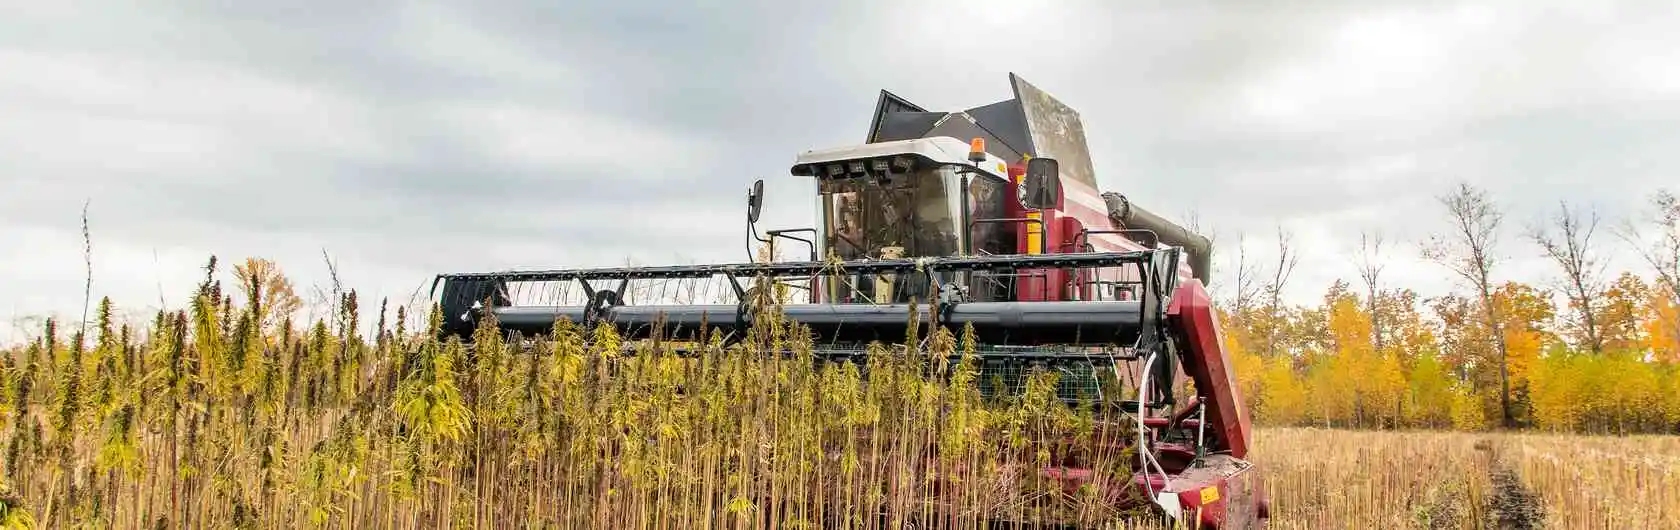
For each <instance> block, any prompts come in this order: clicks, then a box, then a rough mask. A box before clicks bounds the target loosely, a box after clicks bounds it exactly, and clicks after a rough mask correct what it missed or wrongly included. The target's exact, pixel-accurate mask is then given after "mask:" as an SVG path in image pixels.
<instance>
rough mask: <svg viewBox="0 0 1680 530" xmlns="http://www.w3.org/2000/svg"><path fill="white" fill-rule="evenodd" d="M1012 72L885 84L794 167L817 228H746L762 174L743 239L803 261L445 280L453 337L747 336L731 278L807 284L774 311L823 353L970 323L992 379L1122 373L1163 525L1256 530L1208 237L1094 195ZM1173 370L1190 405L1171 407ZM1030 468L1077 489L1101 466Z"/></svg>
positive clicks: (1055, 114) (1144, 486)
mask: <svg viewBox="0 0 1680 530" xmlns="http://www.w3.org/2000/svg"><path fill="white" fill-rule="evenodd" d="M1010 81H1011V84H1012V85H1013V88H1014V96H1015V97H1014V98H1013V99H1010V100H1006V101H1001V102H997V103H993V104H990V105H985V106H981V107H976V108H971V109H968V110H965V111H961V112H930V111H927V110H925V109H923V108H921V107H918V106H916V105H914V104H911V103H910V102H908V101H906V100H904V99H902V98H899V97H897V96H895V95H893V94H891V93H889V92H886V91H883V92H882V93H881V97H880V100H879V102H878V104H877V106H876V110H875V117H874V119H873V120H872V122H871V124H870V129H869V134H868V137H867V140H866V142H865V143H863V144H859V145H852V146H846V147H840V148H834V149H825V150H817V151H809V152H806V153H804V154H802V155H800V156H799V157H798V158H797V160H796V161H795V163H794V164H793V166H792V168H791V173H792V174H793V175H795V176H803V177H810V178H811V179H812V182H813V184H814V186H813V187H814V188H815V194H816V198H817V200H818V208H819V209H820V212H819V213H818V215H817V219H816V227H815V228H803V229H791V230H772V231H768V232H765V233H764V234H762V235H761V234H759V232H758V230H757V228H756V226H755V225H756V223H757V222H758V217H759V212H760V209H761V206H762V201H763V181H759V182H757V183H756V184H755V185H754V187H753V190H752V191H751V193H750V194H749V196H748V213H747V222H748V227H749V230H750V231H751V233H752V235H753V237H754V238H755V239H758V240H759V241H761V242H764V243H767V244H769V245H771V247H772V248H774V247H775V245H777V244H778V243H780V242H784V241H785V242H786V243H785V244H796V245H799V248H800V249H801V250H806V251H808V252H809V257H808V259H807V260H801V261H793V262H771V263H739V264H726V265H697V266H663V267H624V268H604V269H571V270H545V271H512V272H488V273H463V274H444V275H440V276H439V277H438V281H439V283H441V288H442V292H441V296H440V298H439V300H438V302H439V304H440V305H441V306H442V309H443V310H444V315H445V317H446V318H447V321H446V327H447V329H446V332H447V333H450V334H454V335H457V336H460V337H462V338H464V339H469V340H470V338H471V336H472V332H473V330H474V329H475V328H476V326H477V323H478V321H479V320H480V319H481V318H483V317H484V316H485V315H486V314H493V315H494V316H495V317H496V321H497V323H498V325H499V326H501V327H502V328H504V329H506V330H509V331H519V332H522V333H526V334H538V333H546V332H547V331H549V330H550V329H551V327H552V326H553V324H554V323H555V321H556V320H557V319H561V318H568V319H571V320H573V321H574V322H582V323H585V324H593V323H599V322H610V323H613V324H615V325H617V326H618V327H619V328H620V329H621V330H622V333H623V334H624V335H625V337H626V338H632V339H634V338H648V337H661V338H676V337H681V336H683V334H684V333H685V332H686V333H692V332H693V330H696V329H700V328H701V327H702V326H704V327H706V328H707V329H711V330H717V331H720V332H723V333H725V334H728V333H731V332H742V331H744V330H745V329H746V328H748V327H750V326H751V325H752V322H753V319H754V316H755V315H754V314H753V312H752V311H750V310H749V308H748V307H747V306H748V304H747V303H746V301H747V300H749V299H750V298H751V297H750V296H749V290H748V289H746V288H744V287H743V283H742V281H741V279H743V278H745V279H752V278H759V279H765V278H768V279H770V280H773V281H777V282H782V283H784V284H786V285H793V286H795V287H798V288H799V291H798V293H799V299H798V300H796V301H791V302H787V303H783V304H781V305H780V306H779V309H780V313H781V314H782V318H784V319H786V320H791V321H794V322H798V323H800V324H802V325H803V326H804V327H805V328H807V329H809V331H810V332H811V333H812V334H814V335H815V336H814V337H813V338H814V339H815V340H814V341H813V343H814V344H818V345H820V346H821V348H820V351H818V352H817V354H818V355H819V356H820V357H822V358H823V362H831V361H846V360H851V361H857V360H858V359H860V358H862V357H863V355H864V347H865V346H866V345H867V344H868V343H870V342H872V341H882V342H887V343H893V342H899V341H902V340H903V339H904V337H905V333H906V331H907V329H908V324H909V322H910V321H911V320H912V319H917V321H918V322H920V325H921V326H923V327H924V328H925V327H926V326H928V325H940V326H946V327H948V328H949V329H952V330H953V331H955V332H958V333H960V332H961V331H962V329H963V328H964V326H973V330H974V332H975V336H976V338H977V340H978V341H979V342H980V344H981V346H980V347H979V348H977V352H976V354H977V355H978V356H979V357H980V358H981V359H982V362H983V365H982V377H983V378H985V377H989V376H988V375H987V372H988V371H990V372H992V373H1019V371H1020V370H1021V367H1022V366H1031V365H1036V366H1052V367H1055V368H1056V369H1058V370H1061V371H1062V372H1063V373H1064V374H1066V375H1064V377H1063V378H1062V382H1061V383H1060V384H1061V388H1059V389H1058V394H1059V395H1060V396H1062V397H1063V398H1064V399H1068V400H1073V399H1075V396H1078V395H1090V393H1092V392H1100V390H1099V389H1098V388H1097V380H1098V379H1099V378H1100V377H1103V376H1105V375H1107V376H1109V377H1115V378H1118V377H1119V376H1120V375H1121V374H1124V375H1126V376H1127V378H1128V379H1129V380H1131V381H1134V382H1135V385H1133V386H1132V387H1131V389H1130V391H1135V393H1136V394H1135V396H1131V395H1128V396H1125V397H1130V398H1132V399H1118V400H1115V401H1114V402H1113V403H1112V404H1113V406H1112V407H1111V409H1110V410H1105V414H1106V415H1107V416H1106V418H1107V419H1108V420H1109V421H1110V422H1111V423H1110V424H1118V423H1121V422H1123V423H1124V424H1125V425H1127V426H1129V427H1132V428H1135V431H1136V436H1135V439H1133V440H1128V443H1129V444H1131V445H1133V446H1135V447H1137V448H1139V449H1140V450H1138V451H1137V452H1136V455H1137V456H1136V461H1135V462H1132V470H1131V473H1132V476H1131V479H1130V482H1131V484H1132V486H1134V487H1135V490H1136V491H1137V492H1140V493H1142V495H1141V497H1142V498H1144V499H1147V500H1146V501H1144V502H1147V503H1150V504H1153V505H1154V506H1155V507H1156V508H1157V511H1158V513H1160V514H1163V515H1165V516H1167V517H1169V518H1172V519H1175V520H1180V521H1184V522H1186V523H1190V524H1191V525H1192V526H1197V525H1199V527H1201V528H1257V527H1260V526H1263V525H1264V524H1265V523H1266V521H1267V519H1268V518H1269V515H1268V503H1267V501H1266V498H1265V495H1264V493H1263V491H1262V490H1261V487H1260V486H1261V481H1260V479H1259V474H1258V470H1257V468H1255V467H1253V465H1252V464H1251V463H1249V462H1248V461H1247V460H1246V458H1247V455H1248V451H1249V448H1250V445H1251V443H1250V442H1251V435H1252V429H1251V426H1250V423H1249V418H1248V416H1247V412H1246V410H1245V409H1244V407H1243V403H1242V396H1241V394H1240V393H1239V389H1238V387H1237V383H1236V377H1235V374H1234V372H1233V367H1232V365H1231V359H1230V357H1229V356H1228V355H1227V354H1226V352H1225V349H1224V343H1223V341H1222V339H1221V336H1220V329H1219V319H1218V317H1217V314H1216V313H1215V312H1214V310H1213V307H1212V305H1211V301H1210V299H1209V297H1208V294H1207V292H1206V291H1205V290H1204V287H1203V285H1204V282H1205V280H1206V279H1207V274H1208V269H1209V263H1210V260H1211V256H1210V254H1211V251H1212V248H1211V244H1210V243H1209V241H1208V240H1207V239H1206V238H1204V237H1202V236H1200V235H1197V234H1194V233H1191V232H1190V231H1188V230H1186V229H1184V228H1183V227H1180V226H1178V225H1176V224H1174V223H1172V222H1169V221H1167V220H1165V219H1163V218H1162V217H1160V216H1158V215H1155V214H1152V213H1150V212H1148V211H1146V210H1143V209H1142V208H1139V207H1137V206H1136V205H1133V204H1131V203H1130V201H1128V200H1127V199H1126V197H1124V196H1123V195H1120V194H1117V193H1103V192H1099V191H1098V188H1097V184H1096V180H1095V176H1094V171H1093V169H1092V165H1091V160H1090V155H1089V152H1088V150H1087V148H1086V146H1085V135H1084V130H1083V126H1082V125H1081V123H1080V120H1079V115H1078V114H1077V113H1076V112H1074V111H1073V110H1072V109H1070V108H1068V107H1067V106H1065V105H1063V104H1062V103H1061V102H1059V101H1057V100H1056V99H1055V98H1053V97H1051V96H1050V95H1049V94H1047V93H1045V92H1043V91H1041V90H1039V89H1037V88H1036V87H1034V86H1032V85H1030V84H1028V83H1026V82H1025V81H1023V80H1022V79H1020V78H1019V77H1017V76H1015V75H1013V74H1011V76H1010ZM717 278H723V279H725V280H727V285H728V287H729V289H730V291H729V292H726V293H723V294H724V296H723V297H722V298H723V299H724V300H721V301H719V302H718V303H696V301H695V300H692V299H688V300H679V299H665V300H662V301H661V302H662V303H645V301H636V302H635V303H631V300H630V298H633V296H631V293H630V292H629V291H628V290H627V286H628V285H629V282H630V281H632V280H656V281H657V280H671V279H717ZM533 282H561V283H563V284H568V285H574V286H576V287H578V288H579V289H578V292H577V293H576V294H578V295H579V296H577V297H576V299H568V300H565V301H561V302H559V303H556V302H554V301H547V302H540V303H521V302H517V301H516V300H514V298H515V296H514V290H513V289H512V287H511V286H513V285H517V284H522V283H523V284H528V283H533ZM600 282H607V283H606V284H602V283H600ZM437 287H439V285H434V291H436V290H437V289H436V288H437ZM486 302H488V304H486ZM914 304H922V307H923V308H926V307H927V306H928V305H932V306H933V310H932V311H928V310H925V309H917V308H916V307H917V306H916V305H914ZM930 315H931V316H930ZM1105 371H1108V373H1107V374H1104V373H1103V372H1105ZM983 380H984V379H983ZM1186 380H1188V381H1190V382H1193V383H1194V386H1193V388H1194V394H1193V395H1188V396H1175V393H1178V390H1176V389H1178V388H1182V387H1183V385H1182V383H1183V382H1184V381H1186ZM1018 382H1019V381H1016V383H1018ZM1082 393H1083V394H1082ZM1040 472H1041V474H1042V476H1046V477H1053V478H1055V479H1056V480H1060V481H1063V483H1064V484H1065V485H1067V486H1068V487H1069V488H1073V487H1077V486H1078V485H1079V484H1081V483H1083V482H1084V481H1087V480H1090V478H1091V477H1092V476H1093V474H1095V473H1100V472H1108V471H1106V470H1093V469H1078V468H1071V469H1070V468H1067V467H1064V466H1056V467H1054V468H1046V469H1043V470H1041V471H1040Z"/></svg>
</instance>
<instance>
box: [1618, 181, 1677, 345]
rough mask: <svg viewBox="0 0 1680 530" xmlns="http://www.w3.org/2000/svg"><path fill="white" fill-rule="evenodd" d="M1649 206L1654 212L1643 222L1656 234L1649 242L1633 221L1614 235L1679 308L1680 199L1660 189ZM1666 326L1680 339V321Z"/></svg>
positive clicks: (1675, 320) (1624, 224)
mask: <svg viewBox="0 0 1680 530" xmlns="http://www.w3.org/2000/svg"><path fill="white" fill-rule="evenodd" d="M1650 205H1651V207H1652V209H1653V210H1654V211H1653V212H1652V213H1651V215H1650V216H1649V217H1647V218H1646V219H1645V221H1646V222H1647V223H1649V224H1650V225H1651V226H1652V228H1654V229H1655V230H1656V232H1657V233H1656V234H1655V235H1653V236H1651V238H1650V239H1651V241H1646V237H1645V234H1644V233H1642V231H1641V230H1639V228H1638V226H1637V225H1635V224H1634V223H1633V222H1632V221H1626V222H1624V223H1623V226H1622V229H1621V230H1618V231H1617V235H1618V236H1620V237H1621V238H1622V240H1623V241H1626V242H1627V243H1628V244H1629V245H1631V246H1633V247H1634V250H1635V251H1636V252H1638V254H1639V257H1640V258H1641V259H1643V260H1644V261H1645V264H1646V265H1648V266H1650V267H1651V270H1652V272H1655V273H1656V276H1657V278H1656V279H1657V287H1658V288H1659V289H1661V290H1662V291H1663V293H1664V294H1666V295H1667V296H1668V297H1669V302H1670V303H1673V304H1675V305H1680V197H1677V196H1675V194H1674V193H1673V192H1671V191H1669V190H1666V189H1659V190H1657V191H1656V193H1653V194H1651V202H1650ZM1668 325H1669V326H1671V329H1673V330H1674V333H1675V336H1680V318H1676V319H1674V321H1673V322H1669V323H1668Z"/></svg>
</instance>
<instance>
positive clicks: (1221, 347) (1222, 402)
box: [1167, 279, 1253, 458]
mask: <svg viewBox="0 0 1680 530" xmlns="http://www.w3.org/2000/svg"><path fill="white" fill-rule="evenodd" d="M1167 319H1168V320H1169V323H1170V324H1172V327H1173V330H1174V332H1175V333H1179V334H1181V335H1182V339H1183V340H1184V345H1185V346H1186V347H1187V348H1188V349H1189V350H1190V351H1188V352H1187V356H1188V357H1189V358H1190V359H1193V360H1194V362H1186V363H1184V369H1185V371H1186V372H1189V375H1190V377H1191V378H1192V379H1193V380H1195V381H1196V389H1197V390H1198V391H1200V392H1202V393H1203V394H1205V395H1206V396H1207V399H1208V409H1207V426H1208V432H1210V433H1212V434H1213V435H1214V436H1215V437H1218V438H1219V440H1220V441H1222V442H1224V445H1225V446H1226V447H1227V448H1229V449H1230V450H1231V456H1234V457H1237V458H1247V455H1248V444H1249V436H1250V434H1251V433H1252V432H1253V431H1252V426H1251V425H1250V424H1249V419H1248V415H1247V414H1245V413H1244V409H1243V403H1242V396H1241V395H1240V394H1238V393H1237V388H1238V387H1237V375H1236V371H1235V369H1234V368H1233V367H1232V366H1231V358H1230V356H1229V355H1227V354H1226V352H1225V343H1224V337H1223V336H1221V334H1220V330H1219V316H1218V315H1217V314H1215V313H1214V312H1213V301H1212V300H1211V299H1209V298H1208V294H1207V291H1206V290H1204V289H1202V282H1200V281H1198V280H1193V279H1192V280H1190V281H1187V282H1184V283H1183V284H1181V285H1179V287H1178V291H1177V292H1176V293H1174V294H1173V298H1172V302H1170V303H1169V304H1168V305H1167Z"/></svg>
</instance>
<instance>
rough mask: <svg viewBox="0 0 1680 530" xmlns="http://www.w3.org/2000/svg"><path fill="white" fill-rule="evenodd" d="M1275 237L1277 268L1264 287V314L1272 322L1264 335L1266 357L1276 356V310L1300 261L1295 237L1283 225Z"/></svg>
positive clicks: (1279, 227)
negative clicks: (1265, 297) (1266, 298)
mask: <svg viewBox="0 0 1680 530" xmlns="http://www.w3.org/2000/svg"><path fill="white" fill-rule="evenodd" d="M1277 235H1278V239H1277V244H1278V253H1277V267H1276V268H1275V269H1273V270H1272V282H1271V284H1269V285H1267V286H1266V294H1267V297H1268V299H1269V300H1268V303H1267V304H1266V312H1267V315H1268V317H1269V318H1270V319H1271V320H1272V325H1270V326H1268V330H1269V331H1268V332H1267V333H1266V354H1267V355H1277V325H1276V323H1277V320H1278V310H1279V308H1280V307H1281V306H1282V305H1283V288H1284V286H1285V285H1287V284H1288V283H1289V276H1290V275H1291V274H1294V273H1295V265H1296V264H1298V263H1300V261H1301V257H1300V256H1299V255H1297V254H1295V251H1294V248H1293V246H1292V244H1293V242H1294V239H1295V235H1294V234H1293V233H1291V232H1287V231H1285V230H1284V229H1283V225H1278V227H1277Z"/></svg>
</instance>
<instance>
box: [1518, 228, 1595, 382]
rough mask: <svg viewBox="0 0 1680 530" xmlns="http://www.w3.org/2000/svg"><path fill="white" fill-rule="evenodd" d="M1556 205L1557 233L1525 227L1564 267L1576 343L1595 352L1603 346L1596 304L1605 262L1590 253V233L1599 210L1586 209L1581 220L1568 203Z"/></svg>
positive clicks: (1564, 284)
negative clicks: (1578, 340)
mask: <svg viewBox="0 0 1680 530" xmlns="http://www.w3.org/2000/svg"><path fill="white" fill-rule="evenodd" d="M1558 205H1559V208H1558V210H1559V211H1558V213H1557V215H1555V216H1553V217H1552V218H1551V219H1550V221H1549V222H1550V224H1551V225H1552V227H1555V228H1556V229H1557V230H1558V232H1559V233H1557V234H1553V233H1552V232H1551V229H1550V228H1548V227H1546V226H1542V225H1536V226H1532V227H1530V228H1529V229H1528V232H1527V236H1528V238H1529V239H1530V240H1531V241H1533V242H1534V243H1535V244H1536V245H1539V246H1540V248H1541V250H1544V251H1545V254H1546V257H1549V258H1551V259H1552V261H1553V262H1554V263H1557V265H1558V267H1559V268H1561V269H1563V290H1564V292H1565V293H1566V294H1567V295H1568V296H1569V305H1570V307H1571V308H1572V309H1574V312H1575V318H1576V319H1577V320H1576V321H1575V322H1573V323H1572V327H1574V326H1578V331H1579V334H1580V339H1581V340H1580V343H1578V344H1577V345H1576V346H1577V347H1584V348H1586V349H1590V350H1591V351H1592V352H1593V353H1595V354H1596V353H1599V352H1601V351H1603V349H1604V342H1603V339H1602V338H1601V337H1600V333H1599V329H1598V308H1597V307H1596V304H1597V303H1598V298H1599V296H1598V295H1599V293H1601V292H1602V291H1603V275H1604V264H1603V263H1602V262H1600V261H1599V260H1598V259H1596V258H1594V257H1593V256H1592V255H1591V252H1590V250H1591V247H1592V237H1593V232H1595V231H1596V230H1597V229H1598V222H1599V216H1598V212H1597V211H1596V210H1593V211H1589V212H1588V217H1587V219H1585V220H1582V219H1581V216H1580V213H1579V212H1577V211H1575V210H1574V209H1572V208H1570V207H1569V203H1568V202H1565V201H1559V203H1558Z"/></svg>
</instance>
